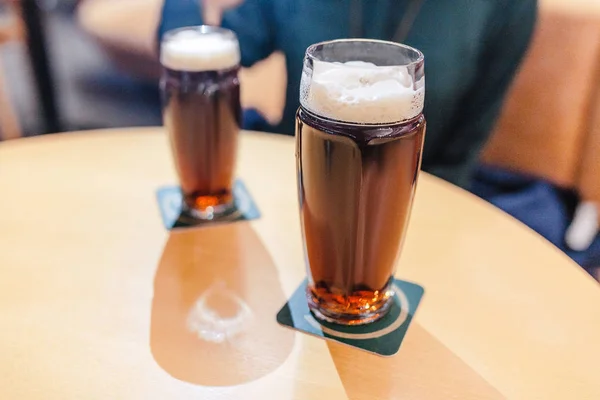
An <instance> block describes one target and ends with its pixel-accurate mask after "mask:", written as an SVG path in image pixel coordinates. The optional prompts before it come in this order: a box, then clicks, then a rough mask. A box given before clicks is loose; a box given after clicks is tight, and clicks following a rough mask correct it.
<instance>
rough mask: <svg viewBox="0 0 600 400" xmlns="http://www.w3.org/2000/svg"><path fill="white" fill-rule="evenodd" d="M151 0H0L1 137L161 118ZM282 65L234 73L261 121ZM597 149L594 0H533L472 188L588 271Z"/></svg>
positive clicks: (276, 100)
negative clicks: (521, 53) (532, 21)
mask: <svg viewBox="0 0 600 400" xmlns="http://www.w3.org/2000/svg"><path fill="white" fill-rule="evenodd" d="M161 4H162V1H161V0H37V1H36V0H0V16H1V18H0V60H1V63H0V67H1V68H0V139H3V140H8V139H14V138H19V137H23V136H34V135H38V134H44V133H53V132H61V131H73V130H85V129H98V128H110V127H126V126H151V125H161V115H160V101H159V96H158V90H157V83H156V82H157V77H158V67H157V62H156V43H155V37H156V26H157V23H158V19H159V14H160V8H161ZM284 68H285V64H284V60H283V58H282V56H281V54H277V53H276V54H274V55H272V56H271V57H269V58H268V59H267V60H265V61H263V62H261V63H259V64H258V65H256V66H254V67H252V68H251V69H250V70H244V71H243V73H242V77H241V79H242V104H243V106H244V107H245V108H253V109H256V110H258V111H259V112H260V113H261V114H263V115H264V116H265V117H266V119H267V120H268V121H269V122H271V123H276V122H277V121H278V119H279V118H281V112H282V107H283V104H284V101H285V98H284V97H285V86H286V82H285V70H284ZM258 88H260V90H259V89H258ZM599 154H600V1H599V0H540V11H539V19H538V24H537V28H536V33H535V35H534V39H533V42H532V45H531V48H530V50H529V53H528V55H527V57H526V59H525V62H524V64H523V66H522V68H521V71H520V73H519V74H518V76H517V78H516V80H515V82H514V84H513V86H512V89H511V91H510V93H509V96H508V99H507V102H506V104H505V106H504V110H503V112H502V115H501V117H500V120H499V122H498V124H497V128H496V129H495V132H494V134H493V135H492V138H491V140H490V141H489V143H488V144H487V146H486V148H485V151H484V153H483V155H482V159H481V161H482V162H481V165H482V166H481V168H482V169H483V170H484V172H485V173H483V174H480V177H479V180H478V181H477V182H476V183H475V184H474V187H473V189H472V191H473V192H474V193H476V194H477V195H479V196H481V197H483V198H485V199H486V200H488V201H490V202H492V203H493V204H495V205H497V206H498V207H500V208H502V209H503V210H505V211H506V212H508V213H510V214H512V215H514V216H515V217H517V218H518V219H520V220H521V221H523V222H524V223H526V224H527V225H529V226H530V227H531V228H532V229H534V230H536V231H538V232H539V233H540V234H542V235H543V236H545V237H546V238H547V239H548V240H550V241H551V242H552V243H554V244H555V245H556V246H557V247H559V248H561V249H562V250H563V251H565V252H566V253H567V254H568V255H569V256H570V257H572V258H573V259H574V260H575V261H577V262H578V263H579V264H580V265H582V266H583V267H584V268H585V269H586V270H587V271H588V272H590V273H591V274H593V275H595V276H598V266H600V239H599V237H598V226H599V218H600V217H599V214H600V213H599V204H600V156H599ZM486 168H492V170H491V172H490V170H485V169H486ZM503 174H504V175H503ZM506 174H508V175H506Z"/></svg>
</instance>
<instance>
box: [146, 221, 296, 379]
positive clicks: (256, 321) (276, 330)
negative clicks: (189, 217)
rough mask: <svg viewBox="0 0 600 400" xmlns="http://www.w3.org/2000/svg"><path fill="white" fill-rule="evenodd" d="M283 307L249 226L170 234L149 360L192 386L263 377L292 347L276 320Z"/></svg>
mask: <svg viewBox="0 0 600 400" xmlns="http://www.w3.org/2000/svg"><path fill="white" fill-rule="evenodd" d="M284 302H285V296H284V293H283V291H282V289H281V287H280V283H279V279H278V274H277V268H276V266H275V264H274V262H273V260H272V259H271V257H270V255H269V253H268V251H267V249H266V248H265V246H264V245H263V243H262V242H261V241H260V239H259V237H258V235H257V234H256V233H255V232H254V230H253V229H252V227H251V226H250V224H249V223H247V222H238V223H232V224H227V225H220V226H214V227H209V228H200V229H188V230H181V231H172V232H171V234H170V236H169V240H168V241H167V244H166V246H165V249H164V251H163V255H162V258H161V260H160V264H159V265H158V269H157V271H156V277H155V280H154V299H153V301H152V321H151V331H150V348H151V351H152V355H153V356H154V359H155V360H156V362H157V363H158V364H159V365H160V366H161V367H162V368H163V369H164V370H165V371H166V372H167V373H169V374H170V375H171V376H173V377H174V378H176V379H179V380H182V381H185V382H189V383H193V384H198V385H204V386H231V385H238V384H242V383H245V382H249V381H252V380H255V379H258V378H260V377H263V376H265V375H267V374H269V373H271V372H272V371H274V370H275V369H276V368H277V367H279V366H280V365H281V364H282V363H283V362H284V361H285V360H286V358H287V357H288V355H289V354H290V352H291V350H292V347H293V344H294V333H293V332H291V331H289V330H287V329H285V328H283V327H280V326H279V325H278V324H277V322H276V321H275V314H276V313H277V311H278V307H280V306H281V304H283V303H284Z"/></svg>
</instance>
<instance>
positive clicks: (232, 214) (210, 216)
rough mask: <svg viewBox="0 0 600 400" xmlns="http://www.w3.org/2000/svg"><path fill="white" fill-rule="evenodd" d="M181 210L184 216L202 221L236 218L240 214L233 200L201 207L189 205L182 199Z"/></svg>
mask: <svg viewBox="0 0 600 400" xmlns="http://www.w3.org/2000/svg"><path fill="white" fill-rule="evenodd" d="M181 210H182V212H183V214H184V215H185V216H186V217H188V218H192V219H196V220H202V221H228V220H232V219H236V218H237V217H239V214H240V211H239V210H238V209H237V208H236V207H235V204H234V203H233V201H232V202H230V203H226V204H219V205H209V206H206V207H202V208H198V207H191V206H190V205H189V204H187V203H186V202H185V201H184V202H183V204H182V207H181Z"/></svg>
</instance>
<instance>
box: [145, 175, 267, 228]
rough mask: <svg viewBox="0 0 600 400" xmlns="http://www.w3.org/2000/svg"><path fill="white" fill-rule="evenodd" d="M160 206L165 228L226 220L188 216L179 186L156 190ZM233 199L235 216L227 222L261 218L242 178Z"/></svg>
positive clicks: (209, 223)
mask: <svg viewBox="0 0 600 400" xmlns="http://www.w3.org/2000/svg"><path fill="white" fill-rule="evenodd" d="M156 197H157V199H158V207H159V208H160V215H161V216H162V220H163V223H164V225H165V228H167V229H173V228H186V227H192V226H204V225H212V224H215V223H223V222H225V221H218V220H216V221H202V220H197V219H192V218H189V217H186V215H185V214H182V212H181V201H182V195H181V190H180V189H179V186H165V187H161V188H159V189H158V190H157V192H156ZM233 199H234V204H235V207H236V210H237V212H236V214H235V215H234V217H232V218H230V219H227V221H226V222H234V221H248V220H252V219H257V218H260V211H259V210H258V207H257V206H256V204H255V203H254V200H253V199H252V196H250V193H249V192H248V189H247V188H246V185H244V183H243V182H242V181H240V180H236V181H235V184H234V185H233Z"/></svg>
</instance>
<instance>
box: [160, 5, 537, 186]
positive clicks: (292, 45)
mask: <svg viewBox="0 0 600 400" xmlns="http://www.w3.org/2000/svg"><path fill="white" fill-rule="evenodd" d="M536 13H537V1H536V0H487V1H481V0H455V1H448V0H338V1H336V0H245V1H244V0H203V1H201V0H165V1H164V4H163V9H162V15H161V21H160V25H159V29H158V31H159V32H158V33H159V39H160V37H162V35H163V34H164V33H165V32H166V31H168V30H171V29H175V28H179V27H183V26H189V25H200V24H203V23H209V24H221V25H222V26H223V27H225V28H229V29H231V30H233V31H234V32H236V34H237V35H238V38H239V41H240V46H241V52H242V60H241V63H242V66H244V67H250V66H252V65H253V64H254V63H256V62H258V61H260V60H262V59H264V58H266V57H268V56H269V55H270V54H271V53H273V52H274V51H277V50H279V51H282V52H283V53H284V55H285V58H286V68H287V74H288V79H287V82H288V86H287V93H286V104H285V108H284V112H283V118H282V120H281V122H280V123H279V124H278V125H276V126H270V125H268V124H267V123H266V122H265V121H264V120H263V119H261V118H260V117H259V118H256V117H255V118H254V121H255V122H254V125H253V126H251V127H250V128H252V129H257V130H264V131H270V132H278V133H284V134H289V135H293V134H294V118H295V113H296V110H297V109H298V106H299V88H300V77H301V71H302V61H303V57H304V52H305V50H306V48H307V47H308V46H310V45H311V44H313V43H317V42H321V41H325V40H331V39H338V38H346V37H363V38H369V39H381V40H391V41H396V42H402V43H405V44H407V45H409V46H412V47H415V48H417V49H419V50H421V51H422V52H423V53H424V55H425V68H426V76H427V84H426V96H425V115H426V116H427V135H426V140H425V148H424V151H423V164H422V167H423V170H425V171H427V172H430V173H432V174H434V175H437V176H438V177H441V178H443V179H445V180H447V181H449V182H452V183H454V184H456V185H459V186H462V187H468V186H469V184H470V181H471V178H472V176H473V173H474V170H475V167H476V165H477V161H478V158H479V155H480V151H481V149H482V147H483V145H484V144H485V142H486V140H487V139H488V137H489V135H490V134H491V131H492V128H493V125H494V122H495V120H496V118H497V116H498V114H499V112H500V109H501V106H502V103H503V99H504V96H505V94H506V92H507V89H508V87H509V85H510V83H511V81H512V80H513V77H514V75H515V72H516V70H517V69H518V67H519V64H520V62H521V60H522V58H523V56H524V53H525V51H526V50H527V48H528V45H529V43H530V40H531V36H532V32H533V28H534V24H535V19H536ZM246 128H248V126H246Z"/></svg>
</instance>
